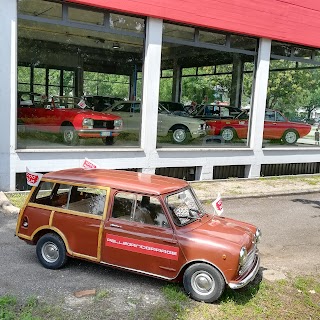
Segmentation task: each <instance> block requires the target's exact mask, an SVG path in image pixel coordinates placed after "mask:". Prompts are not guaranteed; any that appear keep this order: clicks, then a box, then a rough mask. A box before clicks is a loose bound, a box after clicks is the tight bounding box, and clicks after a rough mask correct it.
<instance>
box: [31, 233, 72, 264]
mask: <svg viewBox="0 0 320 320" xmlns="http://www.w3.org/2000/svg"><path fill="white" fill-rule="evenodd" d="M36 253H37V257H38V260H39V261H40V263H41V264H42V265H43V266H44V267H45V268H47V269H59V268H62V267H63V266H64V265H65V264H66V262H67V259H68V257H67V250H66V246H65V244H64V242H63V240H62V239H61V238H60V237H59V236H58V235H57V234H54V233H47V234H45V235H44V236H42V237H41V238H40V239H39V241H38V242H37V247H36Z"/></svg>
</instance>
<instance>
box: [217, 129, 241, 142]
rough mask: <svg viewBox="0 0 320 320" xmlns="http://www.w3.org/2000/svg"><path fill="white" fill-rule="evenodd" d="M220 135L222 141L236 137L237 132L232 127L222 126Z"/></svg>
mask: <svg viewBox="0 0 320 320" xmlns="http://www.w3.org/2000/svg"><path fill="white" fill-rule="evenodd" d="M221 137H222V139H223V140H224V141H227V142H229V141H232V140H234V139H235V138H236V137H237V134H236V132H235V130H234V129H233V128H224V129H222V131H221Z"/></svg>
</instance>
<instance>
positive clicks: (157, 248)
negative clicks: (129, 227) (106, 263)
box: [105, 234, 179, 260]
mask: <svg viewBox="0 0 320 320" xmlns="http://www.w3.org/2000/svg"><path fill="white" fill-rule="evenodd" d="M105 246H106V247H112V248H118V249H122V250H127V251H131V252H137V253H143V254H147V255H150V256H155V257H161V258H165V259H169V260H178V258H179V248H178V247H174V246H167V245H163V244H159V243H155V242H150V241H143V240H137V239H133V238H127V237H120V236H116V235H112V234H107V235H106V241H105Z"/></svg>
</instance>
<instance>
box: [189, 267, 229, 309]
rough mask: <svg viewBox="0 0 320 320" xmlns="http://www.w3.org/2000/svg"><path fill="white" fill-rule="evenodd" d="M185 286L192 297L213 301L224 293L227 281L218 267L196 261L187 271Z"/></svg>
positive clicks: (198, 299)
mask: <svg viewBox="0 0 320 320" xmlns="http://www.w3.org/2000/svg"><path fill="white" fill-rule="evenodd" d="M183 286H184V289H185V291H186V292H187V294H189V295H190V296H191V298H192V299H194V300H197V301H203V302H208V303H211V302H214V301H216V300H218V299H219V298H220V296H221V295H222V293H223V291H224V288H225V281H224V278H223V277H222V275H221V273H220V272H219V271H218V270H217V269H216V268H214V267H212V266H211V265H209V264H206V263H196V264H193V265H191V266H190V267H188V269H187V270H186V271H185V273H184V275H183Z"/></svg>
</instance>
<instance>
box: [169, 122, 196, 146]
mask: <svg viewBox="0 0 320 320" xmlns="http://www.w3.org/2000/svg"><path fill="white" fill-rule="evenodd" d="M171 130H172V142H173V143H177V144H183V143H187V142H188V141H190V140H191V134H190V131H189V129H188V128H187V127H186V126H183V125H178V126H174V127H173V128H172V129H171Z"/></svg>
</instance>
